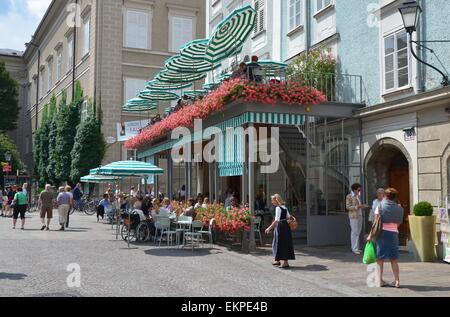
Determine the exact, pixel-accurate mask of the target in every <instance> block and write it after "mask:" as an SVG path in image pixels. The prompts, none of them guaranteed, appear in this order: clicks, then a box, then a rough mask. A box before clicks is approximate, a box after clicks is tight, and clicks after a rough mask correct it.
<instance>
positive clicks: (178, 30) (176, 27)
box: [171, 17, 194, 52]
mask: <svg viewBox="0 0 450 317" xmlns="http://www.w3.org/2000/svg"><path fill="white" fill-rule="evenodd" d="M193 27H194V21H193V20H192V19H191V18H181V17H172V48H171V50H172V51H173V52H176V51H178V49H179V48H180V47H181V46H183V45H184V44H186V43H187V42H190V41H192V40H193V38H194V35H193Z"/></svg>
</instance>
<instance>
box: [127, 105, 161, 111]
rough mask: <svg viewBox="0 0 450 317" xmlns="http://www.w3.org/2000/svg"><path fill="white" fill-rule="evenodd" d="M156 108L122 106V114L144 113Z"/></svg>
mask: <svg viewBox="0 0 450 317" xmlns="http://www.w3.org/2000/svg"><path fill="white" fill-rule="evenodd" d="M156 109H158V107H156V106H131V107H130V106H123V107H122V111H123V112H146V111H152V110H156Z"/></svg>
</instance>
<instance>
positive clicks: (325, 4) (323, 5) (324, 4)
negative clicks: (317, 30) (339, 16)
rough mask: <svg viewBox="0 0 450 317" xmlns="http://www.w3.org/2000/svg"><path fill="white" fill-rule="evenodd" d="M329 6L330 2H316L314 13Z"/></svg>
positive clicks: (323, 0) (322, 0)
mask: <svg viewBox="0 0 450 317" xmlns="http://www.w3.org/2000/svg"><path fill="white" fill-rule="evenodd" d="M330 4H331V0H316V12H319V11H320V10H322V9H325V8H326V7H328V6H329V5H330Z"/></svg>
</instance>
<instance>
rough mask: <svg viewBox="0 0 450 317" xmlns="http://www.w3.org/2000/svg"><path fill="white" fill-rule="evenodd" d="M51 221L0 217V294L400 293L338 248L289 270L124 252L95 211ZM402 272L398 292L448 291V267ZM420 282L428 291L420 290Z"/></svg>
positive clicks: (223, 252) (221, 253)
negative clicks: (74, 281) (45, 226)
mask: <svg viewBox="0 0 450 317" xmlns="http://www.w3.org/2000/svg"><path fill="white" fill-rule="evenodd" d="M56 216H57V213H56ZM56 221H57V218H55V220H54V224H53V227H52V226H51V227H52V231H40V230H39V229H40V227H41V225H40V221H39V219H38V217H37V215H36V214H34V215H32V216H31V218H27V224H26V230H24V231H21V230H18V229H16V230H12V227H11V219H7V218H0V296H152V297H158V296H180V297H185V296H186V297H192V296H199V297H202V296H226V297H235V296H263V297H264V296H376V295H386V296H391V295H396V293H395V292H394V291H397V290H393V289H384V288H383V289H382V290H383V291H380V289H378V290H376V291H375V290H373V289H370V288H368V287H367V286H366V282H365V279H366V277H365V276H366V275H367V273H365V272H364V266H363V265H360V264H359V263H360V262H359V260H358V261H356V260H355V259H352V261H349V260H348V259H347V256H343V254H344V255H345V254H346V252H341V251H339V250H338V251H336V250H334V251H332V252H328V251H326V250H316V251H314V250H306V249H305V250H303V249H301V250H300V251H299V253H298V259H297V260H296V261H294V262H292V263H291V265H292V266H293V268H292V270H290V271H284V270H281V269H278V268H275V267H272V266H271V263H270V262H271V259H270V257H269V256H268V254H266V253H265V252H266V251H265V250H264V249H262V250H260V252H259V253H258V254H257V255H256V256H255V255H247V254H241V253H238V252H234V251H229V250H227V249H226V248H224V247H220V246H214V248H208V247H207V246H205V248H204V249H198V250H195V251H194V252H192V251H191V250H183V249H178V248H168V247H160V248H159V247H156V246H154V245H153V244H151V243H148V244H138V245H133V246H132V247H131V248H130V249H128V248H127V245H126V243H125V242H124V241H122V240H119V241H117V240H116V237H115V231H114V230H112V228H111V226H110V225H107V224H103V223H97V222H96V219H95V217H94V216H85V215H81V214H78V215H74V216H72V217H71V226H72V228H70V229H69V230H68V231H65V232H59V231H53V230H56V229H57V227H58V226H57V224H56ZM314 252H316V253H314ZM333 252H334V253H333ZM322 253H324V254H327V257H322V256H321V254H322ZM72 263H76V264H78V265H79V266H80V268H81V287H79V288H70V287H69V286H68V284H67V282H66V280H67V278H68V276H69V274H70V272H68V271H67V267H68V265H70V264H72ZM425 268H426V269H427V271H426V272H425V271H424V269H425ZM402 269H403V270H404V271H405V273H404V276H405V279H404V283H405V284H406V283H408V284H409V285H410V287H413V285H418V286H415V287H416V288H417V289H416V290H409V289H406V290H400V291H401V292H405V293H406V294H407V295H417V293H421V294H422V295H447V296H448V295H449V294H450V292H449V288H450V283H447V289H445V290H444V287H443V286H442V284H443V282H444V280H445V279H446V278H447V279H448V277H449V276H450V274H449V273H450V266H445V265H444V264H430V266H428V264H425V265H423V266H422V265H421V264H417V265H416V263H412V264H411V267H408V268H407V267H406V266H403V265H402ZM428 270H429V271H432V273H433V276H432V278H430V279H428V277H429V276H428ZM406 271H408V272H406ZM409 271H411V272H409ZM407 273H410V275H411V279H407V278H406V274H407ZM439 276H440V278H439ZM413 277H417V279H414V278H413ZM419 277H420V279H419ZM424 280H427V281H428V282H427V284H426V283H425V284H424V282H423V281H424ZM424 285H427V286H429V287H431V289H429V290H424V289H421V287H423V286H424ZM433 285H435V286H434V288H433Z"/></svg>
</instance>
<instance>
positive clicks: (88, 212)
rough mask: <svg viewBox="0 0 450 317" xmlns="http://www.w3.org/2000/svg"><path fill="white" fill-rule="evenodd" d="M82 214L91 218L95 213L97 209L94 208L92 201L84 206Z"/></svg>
mask: <svg viewBox="0 0 450 317" xmlns="http://www.w3.org/2000/svg"><path fill="white" fill-rule="evenodd" d="M84 212H85V213H86V215H88V216H92V215H93V214H95V213H96V212H97V208H96V206H95V203H94V202H93V201H90V202H88V203H86V204H85V205H84Z"/></svg>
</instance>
